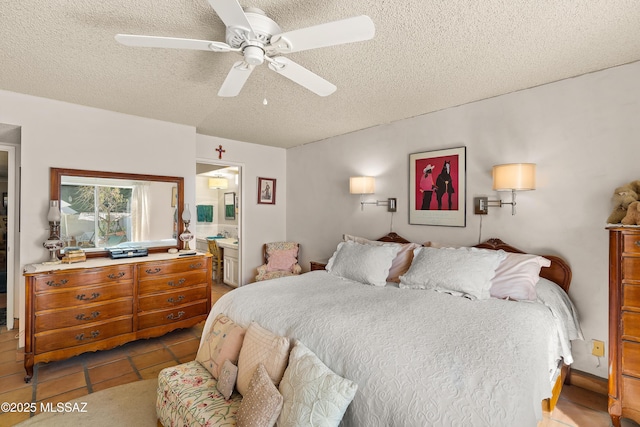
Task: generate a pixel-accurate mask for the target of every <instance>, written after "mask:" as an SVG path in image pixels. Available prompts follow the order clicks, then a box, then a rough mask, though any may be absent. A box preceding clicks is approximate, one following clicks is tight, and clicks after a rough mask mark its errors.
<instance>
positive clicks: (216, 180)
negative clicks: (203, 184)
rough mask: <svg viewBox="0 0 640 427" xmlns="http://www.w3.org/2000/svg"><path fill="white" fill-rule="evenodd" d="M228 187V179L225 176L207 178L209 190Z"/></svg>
mask: <svg viewBox="0 0 640 427" xmlns="http://www.w3.org/2000/svg"><path fill="white" fill-rule="evenodd" d="M228 187H229V181H228V180H227V178H223V177H221V176H214V177H213V178H209V189H211V190H217V189H220V190H224V189H226V188H228Z"/></svg>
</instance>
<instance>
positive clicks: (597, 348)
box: [591, 340, 604, 357]
mask: <svg viewBox="0 0 640 427" xmlns="http://www.w3.org/2000/svg"><path fill="white" fill-rule="evenodd" d="M591 354H593V355H594V356H596V357H604V342H603V341H598V340H593V350H591Z"/></svg>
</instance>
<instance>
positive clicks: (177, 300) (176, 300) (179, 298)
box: [167, 295, 184, 304]
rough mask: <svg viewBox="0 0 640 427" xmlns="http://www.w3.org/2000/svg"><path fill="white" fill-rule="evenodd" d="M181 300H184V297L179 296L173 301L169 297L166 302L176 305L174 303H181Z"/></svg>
mask: <svg viewBox="0 0 640 427" xmlns="http://www.w3.org/2000/svg"><path fill="white" fill-rule="evenodd" d="M183 299H184V295H180V296H179V297H178V299H173V297H171V298H169V299H168V300H167V302H170V303H171V304H176V303H178V302H180V301H182V300H183Z"/></svg>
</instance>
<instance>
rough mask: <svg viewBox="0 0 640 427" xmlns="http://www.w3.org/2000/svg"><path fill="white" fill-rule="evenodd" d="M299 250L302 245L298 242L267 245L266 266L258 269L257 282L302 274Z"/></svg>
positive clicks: (265, 246) (265, 249) (265, 248)
mask: <svg viewBox="0 0 640 427" xmlns="http://www.w3.org/2000/svg"><path fill="white" fill-rule="evenodd" d="M299 250H300V245H299V244H298V243H296V242H272V243H265V245H264V248H263V254H264V264H263V265H261V266H260V267H258V275H257V276H256V282H258V281H261V280H268V279H275V278H278V277H285V276H293V275H296V274H300V273H301V272H302V267H300V265H299V264H298V253H299Z"/></svg>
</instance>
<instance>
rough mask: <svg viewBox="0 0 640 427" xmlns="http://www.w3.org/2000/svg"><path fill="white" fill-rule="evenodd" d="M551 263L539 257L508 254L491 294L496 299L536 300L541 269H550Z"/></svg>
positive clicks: (492, 280) (494, 280) (492, 281)
mask: <svg viewBox="0 0 640 427" xmlns="http://www.w3.org/2000/svg"><path fill="white" fill-rule="evenodd" d="M550 265H551V261H549V260H548V259H546V258H543V257H541V256H539V255H530V254H518V253H511V252H507V257H506V258H505V259H504V260H503V261H502V262H501V263H500V265H499V266H498V268H497V269H496V275H495V276H494V277H493V279H491V289H489V292H490V293H491V296H492V297H494V298H507V297H508V298H511V299H515V300H535V299H536V298H537V294H536V284H537V283H538V280H540V269H541V268H542V267H549V266H550Z"/></svg>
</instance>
